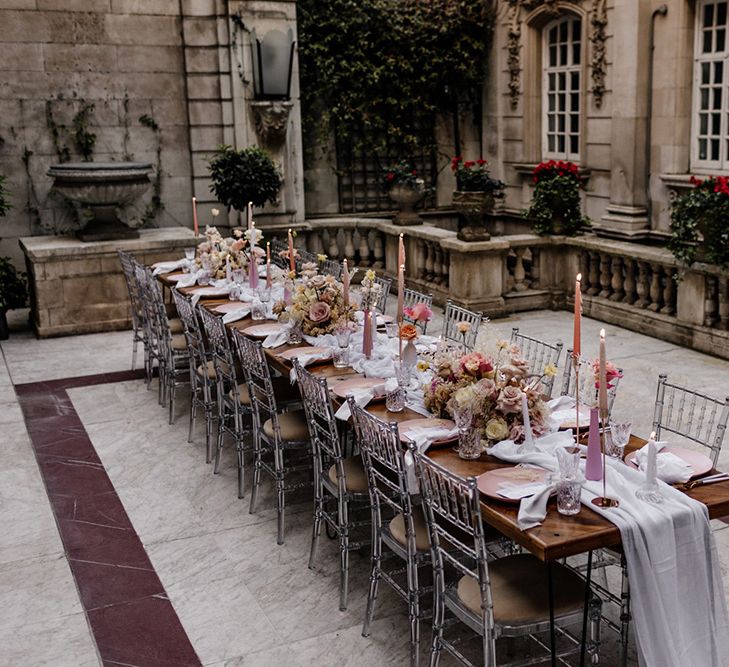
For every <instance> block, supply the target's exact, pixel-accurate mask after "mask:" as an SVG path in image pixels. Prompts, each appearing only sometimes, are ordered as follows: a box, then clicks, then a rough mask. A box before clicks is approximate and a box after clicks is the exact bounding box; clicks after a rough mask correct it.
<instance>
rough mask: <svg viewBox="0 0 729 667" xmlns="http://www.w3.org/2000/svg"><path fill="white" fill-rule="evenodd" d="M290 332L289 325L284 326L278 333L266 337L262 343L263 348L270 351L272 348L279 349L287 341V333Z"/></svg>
mask: <svg viewBox="0 0 729 667" xmlns="http://www.w3.org/2000/svg"><path fill="white" fill-rule="evenodd" d="M290 331H291V325H290V324H284V325H283V326H282V327H281V329H280V330H279V331H276V332H274V333H272V334H269V335H268V336H266V339H265V340H264V341H263V347H265V348H267V349H270V348H272V347H279V346H280V345H283V344H284V343H286V342H287V341H288V339H289V332H290Z"/></svg>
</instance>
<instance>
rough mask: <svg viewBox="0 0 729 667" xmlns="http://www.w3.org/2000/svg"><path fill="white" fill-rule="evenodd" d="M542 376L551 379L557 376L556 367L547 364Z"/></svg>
mask: <svg viewBox="0 0 729 667" xmlns="http://www.w3.org/2000/svg"><path fill="white" fill-rule="evenodd" d="M544 374H545V375H546V376H547V377H550V378H553V377H554V376H555V375H557V367H556V366H555V365H554V364H547V365H546V366H545V367H544Z"/></svg>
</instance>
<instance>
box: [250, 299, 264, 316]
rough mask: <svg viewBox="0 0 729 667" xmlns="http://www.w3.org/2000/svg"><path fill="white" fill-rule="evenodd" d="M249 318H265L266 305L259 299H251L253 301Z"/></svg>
mask: <svg viewBox="0 0 729 667" xmlns="http://www.w3.org/2000/svg"><path fill="white" fill-rule="evenodd" d="M251 319H253V320H265V319H266V306H265V304H264V303H263V302H262V301H261V300H260V299H253V303H252V304H251Z"/></svg>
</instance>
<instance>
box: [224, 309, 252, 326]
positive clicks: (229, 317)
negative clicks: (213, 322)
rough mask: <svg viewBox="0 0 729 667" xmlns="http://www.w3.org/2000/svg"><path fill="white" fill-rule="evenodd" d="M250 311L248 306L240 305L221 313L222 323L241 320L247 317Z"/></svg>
mask: <svg viewBox="0 0 729 667" xmlns="http://www.w3.org/2000/svg"><path fill="white" fill-rule="evenodd" d="M250 313H251V307H250V306H241V307H240V308H238V309H237V310H231V311H229V312H227V313H225V315H223V323H224V324H230V323H231V322H237V321H238V320H242V319H243V318H244V317H248V315H250Z"/></svg>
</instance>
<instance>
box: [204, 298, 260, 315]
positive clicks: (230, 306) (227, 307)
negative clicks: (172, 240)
mask: <svg viewBox="0 0 729 667" xmlns="http://www.w3.org/2000/svg"><path fill="white" fill-rule="evenodd" d="M250 307H251V304H250V303H246V302H244V301H231V302H230V303H221V304H220V305H219V306H215V308H213V310H214V311H215V312H216V313H221V314H222V315H224V314H225V313H233V312H235V311H236V310H240V309H241V308H250Z"/></svg>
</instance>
